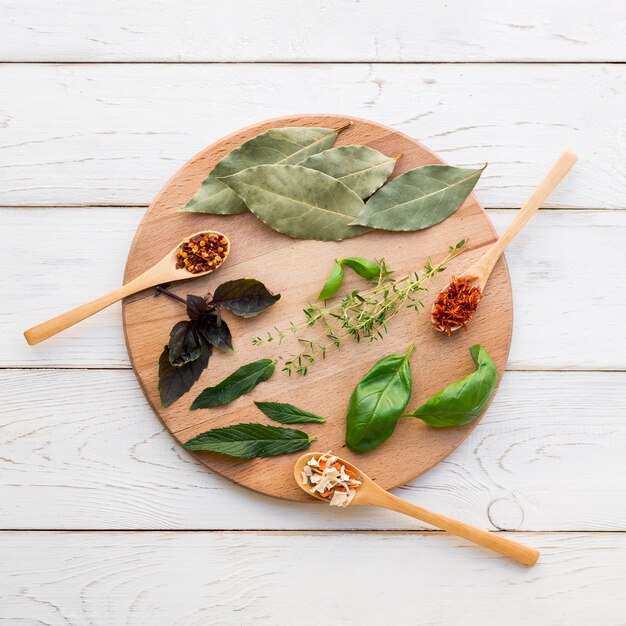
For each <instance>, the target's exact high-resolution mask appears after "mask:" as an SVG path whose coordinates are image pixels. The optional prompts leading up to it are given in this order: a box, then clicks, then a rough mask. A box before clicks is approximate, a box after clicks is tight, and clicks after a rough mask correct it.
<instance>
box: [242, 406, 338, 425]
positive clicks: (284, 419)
mask: <svg viewBox="0 0 626 626" xmlns="http://www.w3.org/2000/svg"><path fill="white" fill-rule="evenodd" d="M254 404H256V406H257V408H258V409H259V410H260V411H262V412H263V413H265V415H267V416H268V417H269V418H270V419H273V420H275V421H276V422H280V423H281V424H306V423H308V422H316V423H319V424H323V423H324V422H325V421H326V420H325V419H324V418H323V417H321V416H319V415H315V413H309V411H305V410H304V409H299V408H298V407H297V406H294V405H293V404H287V403H285V402H255V403H254Z"/></svg>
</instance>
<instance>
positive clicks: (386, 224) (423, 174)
mask: <svg viewBox="0 0 626 626" xmlns="http://www.w3.org/2000/svg"><path fill="white" fill-rule="evenodd" d="M483 169H484V168H482V169H479V170H468V169H462V168H460V167H450V166H448V165H424V166H422V167H416V168H415V169H412V170H409V171H408V172H405V173H404V174H401V175H400V176H398V177H397V178H394V179H393V180H392V181H391V182H389V183H388V184H386V185H385V186H384V187H383V188H382V189H379V190H378V191H377V192H376V193H375V194H374V195H373V196H372V197H371V198H370V199H369V200H368V201H367V204H366V205H365V208H364V209H363V211H362V212H361V213H360V214H359V216H358V217H357V218H356V219H355V220H354V222H352V223H353V224H355V225H356V224H359V225H362V226H370V227H371V228H380V229H383V230H422V229H424V228H428V227H429V226H432V225H433V224H438V223H439V222H442V221H443V220H445V219H446V218H447V217H449V216H450V215H452V214H453V213H454V212H455V211H456V210H457V209H458V208H459V207H460V206H461V205H462V204H463V201H464V200H465V198H467V196H468V195H469V194H470V192H471V191H472V189H474V186H475V185H476V183H477V182H478V179H479V178H480V175H481V174H482V172H483Z"/></svg>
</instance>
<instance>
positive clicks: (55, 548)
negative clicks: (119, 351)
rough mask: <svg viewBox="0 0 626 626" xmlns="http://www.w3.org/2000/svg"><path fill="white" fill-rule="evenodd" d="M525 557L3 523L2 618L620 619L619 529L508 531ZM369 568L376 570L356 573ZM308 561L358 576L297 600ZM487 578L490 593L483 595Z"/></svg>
mask: <svg viewBox="0 0 626 626" xmlns="http://www.w3.org/2000/svg"><path fill="white" fill-rule="evenodd" d="M513 536H514V538H515V539H516V540H519V541H524V542H526V543H529V544H531V545H533V546H535V547H537V548H539V549H540V550H541V553H542V558H541V561H540V562H539V564H538V565H537V566H536V567H534V568H530V569H529V568H526V567H523V566H520V565H517V564H515V563H511V562H508V561H506V560H505V559H504V558H503V557H500V556H492V555H491V554H489V553H486V552H484V551H482V550H481V549H479V548H475V547H473V546H468V545H467V544H466V543H464V542H463V540H458V539H455V538H453V537H449V536H445V535H443V534H441V533H424V534H420V533H410V534H399V533H375V534H374V533H373V534H367V533H319V532H318V533H306V534H294V533H280V532H275V533H203V532H197V533H144V534H138V533H19V534H16V533H1V534H0V551H1V552H2V555H3V563H2V564H3V567H2V568H1V569H0V586H1V588H2V595H1V597H0V615H2V617H3V618H4V621H5V622H6V623H7V624H20V623H26V620H25V619H24V618H25V617H28V618H29V623H33V624H35V623H36V624H55V625H56V624H97V625H101V624H102V625H104V624H107V625H108V624H116V625H126V626H135V625H137V626H139V625H140V624H141V625H143V624H146V623H158V624H168V625H171V626H189V625H190V624H194V625H195V624H220V625H222V624H224V625H232V626H240V625H241V624H267V625H271V626H282V625H284V626H292V625H293V624H298V625H299V626H315V625H317V624H319V623H320V622H324V621H326V620H328V619H329V616H330V615H332V620H333V623H335V624H346V625H351V624H363V625H368V626H369V625H370V624H372V625H374V624H384V623H388V620H389V616H390V615H393V623H394V624H398V625H400V626H405V625H406V626H432V625H433V624H447V625H453V624H484V625H485V626H501V625H502V624H503V623H507V624H522V623H531V624H533V626H556V625H564V626H565V625H566V626H589V624H602V626H622V625H623V623H624V613H625V611H626V601H625V600H624V594H623V593H622V590H623V575H624V570H625V569H626V536H624V535H623V534H613V533H599V534H587V535H585V534H571V533H570V534H567V533H546V534H538V535H532V534H526V533H515V534H514V535H513ZM374 566H375V570H376V575H375V576H374V575H366V573H368V572H371V570H372V567H374ZM306 571H313V572H325V574H326V575H327V576H328V577H329V578H331V579H332V580H353V581H358V586H359V590H360V595H361V597H362V599H361V600H359V601H358V602H356V601H350V600H346V593H345V590H344V589H343V588H342V586H341V585H329V586H328V589H325V600H324V602H323V603H312V604H310V605H307V607H306V609H304V607H303V605H302V598H301V594H302V577H303V575H306ZM494 590H497V593H498V601H497V602H494V598H493V595H494Z"/></svg>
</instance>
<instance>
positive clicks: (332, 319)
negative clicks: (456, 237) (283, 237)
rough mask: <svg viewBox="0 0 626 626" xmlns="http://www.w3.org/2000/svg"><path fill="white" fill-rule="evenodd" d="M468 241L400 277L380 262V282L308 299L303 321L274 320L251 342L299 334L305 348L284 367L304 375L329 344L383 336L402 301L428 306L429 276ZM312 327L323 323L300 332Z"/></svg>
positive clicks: (405, 304)
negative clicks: (324, 302)
mask: <svg viewBox="0 0 626 626" xmlns="http://www.w3.org/2000/svg"><path fill="white" fill-rule="evenodd" d="M465 243H466V240H465V239H462V240H461V241H459V242H458V243H457V244H456V245H454V246H450V248H449V250H448V254H447V255H446V256H445V257H444V258H443V259H441V261H439V262H438V263H436V264H433V261H432V259H431V258H430V257H428V260H427V261H426V264H425V265H424V268H423V269H422V270H421V271H414V272H409V273H408V274H405V275H404V276H401V277H399V278H396V279H394V278H393V277H392V275H391V274H392V272H391V271H390V270H389V269H388V268H387V266H386V265H384V264H382V265H381V266H382V267H384V271H381V272H380V275H379V277H378V280H377V282H376V284H375V285H374V286H373V287H371V288H370V289H367V290H365V291H359V290H358V289H357V290H355V291H352V292H351V293H349V294H346V295H344V296H343V297H342V298H341V300H339V301H338V302H337V303H336V304H334V305H331V306H319V305H317V304H312V303H309V305H308V306H307V307H305V308H304V309H303V314H304V319H303V321H302V322H300V323H299V324H296V323H294V322H291V323H290V324H289V327H288V328H286V329H281V328H278V327H276V326H274V328H273V329H272V330H270V331H268V332H267V334H266V335H265V336H259V337H255V338H254V339H253V341H252V343H253V344H254V345H261V344H264V343H269V342H272V341H277V342H278V343H279V344H280V343H282V341H283V340H285V339H286V338H287V337H290V336H292V337H295V338H296V339H297V341H298V342H299V343H300V346H301V350H300V351H299V352H298V353H296V354H292V355H291V356H290V358H289V359H288V360H287V361H285V365H284V367H283V371H284V372H287V374H289V375H290V376H291V374H292V373H293V372H295V373H297V374H299V375H301V376H304V375H305V374H306V373H307V371H308V369H309V367H310V366H311V365H313V364H314V363H315V362H316V361H317V360H318V359H325V358H326V353H327V352H328V350H329V349H330V348H333V347H334V348H341V346H342V345H343V344H344V342H345V341H346V340H347V339H349V338H353V339H354V340H355V341H357V342H358V341H361V339H368V340H370V341H375V340H377V339H381V338H382V337H383V336H384V335H385V333H386V332H387V327H388V324H389V322H390V320H391V319H393V318H394V317H395V316H396V315H397V314H398V312H399V311H400V310H401V309H402V308H403V307H406V308H409V309H413V310H415V311H419V310H420V308H422V307H423V306H424V305H423V303H422V301H421V298H420V295H421V292H424V291H428V283H429V281H430V279H431V278H432V277H433V276H435V275H436V274H439V273H440V272H443V271H444V270H445V269H446V265H447V264H448V263H449V262H450V261H451V260H452V259H453V258H454V257H456V256H458V255H459V254H460V253H461V252H462V249H463V246H464V245H465ZM379 262H382V259H381V260H380V261H379ZM383 263H384V262H383ZM313 327H317V328H320V332H319V333H318V334H317V335H314V336H312V337H302V336H300V335H301V334H304V333H305V332H306V331H307V330H308V329H311V328H313Z"/></svg>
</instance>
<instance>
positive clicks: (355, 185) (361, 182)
mask: <svg viewBox="0 0 626 626" xmlns="http://www.w3.org/2000/svg"><path fill="white" fill-rule="evenodd" d="M298 165H301V166H302V167H308V168H311V169H314V170H317V171H318V172H323V173H324V174H328V175H329V176H332V177H333V178H336V179H337V180H338V181H340V182H342V183H343V184H344V185H346V187H349V188H350V189H352V191H354V193H356V194H357V195H358V196H359V198H362V199H365V198H369V197H370V196H371V195H372V194H373V193H374V192H375V191H376V190H377V189H378V188H379V187H381V185H383V184H384V183H385V181H386V180H387V179H388V178H389V176H391V173H392V172H393V168H394V167H395V166H396V159H394V158H393V157H388V156H386V155H384V154H383V153H382V152H378V150H374V149H373V148H368V147H367V146H341V147H339V148H331V149H330V150H325V151H324V152H320V153H318V154H314V155H313V156H310V157H308V158H307V159H305V160H304V161H301V162H300V163H298Z"/></svg>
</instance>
